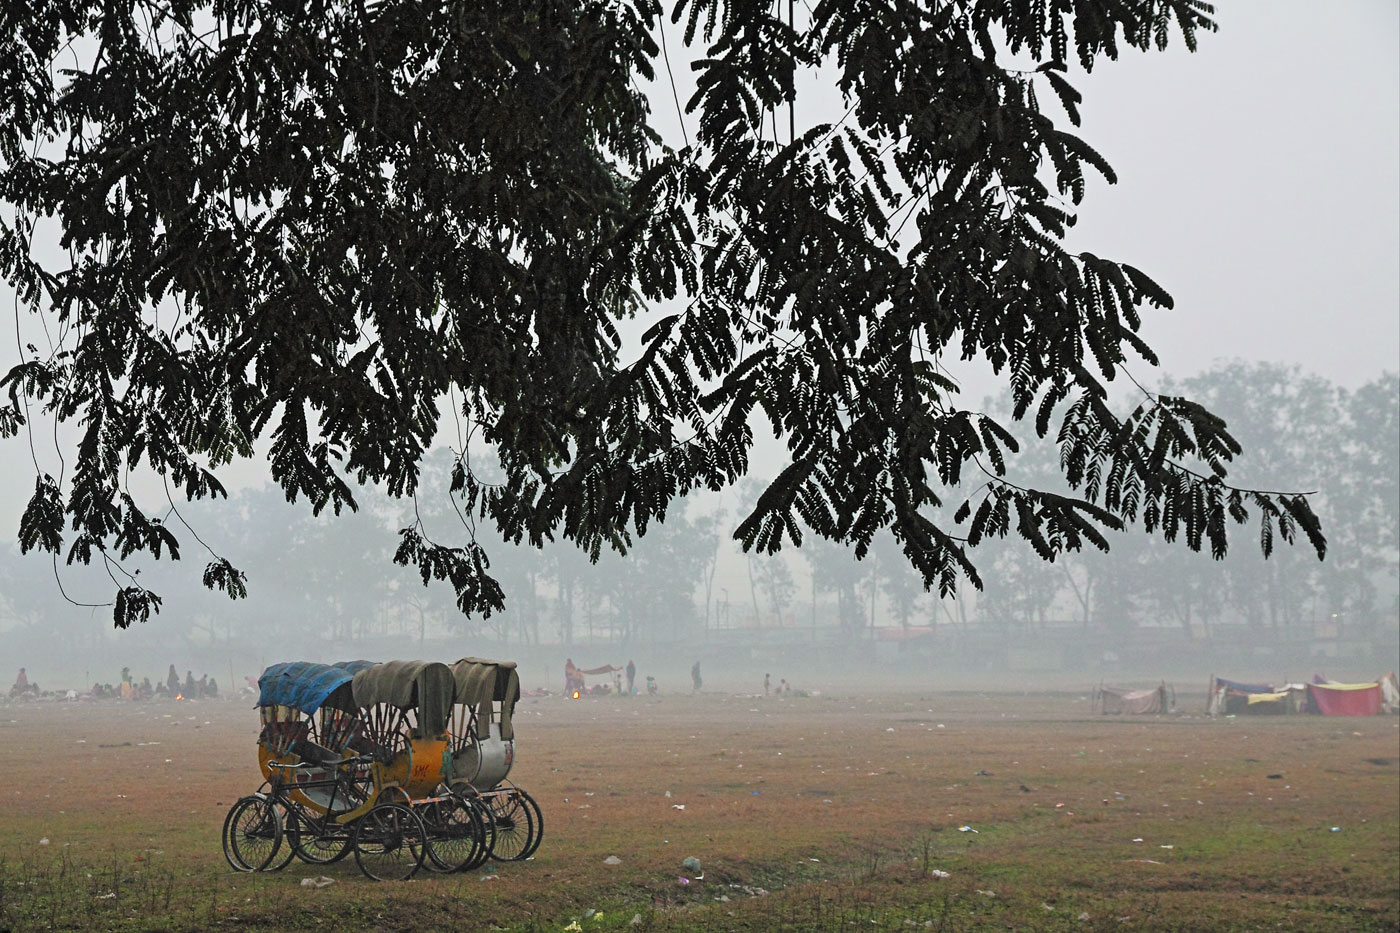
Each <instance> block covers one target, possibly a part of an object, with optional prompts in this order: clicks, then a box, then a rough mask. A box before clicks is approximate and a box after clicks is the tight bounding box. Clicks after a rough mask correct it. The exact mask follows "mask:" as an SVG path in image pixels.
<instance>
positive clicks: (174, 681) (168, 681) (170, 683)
mask: <svg viewBox="0 0 1400 933" xmlns="http://www.w3.org/2000/svg"><path fill="white" fill-rule="evenodd" d="M165 692H166V693H168V694H170V695H171V696H172V697H173V696H174V695H175V694H177V693H179V692H180V675H179V674H177V673H175V665H174V664H172V665H170V673H169V674H166V675H165Z"/></svg>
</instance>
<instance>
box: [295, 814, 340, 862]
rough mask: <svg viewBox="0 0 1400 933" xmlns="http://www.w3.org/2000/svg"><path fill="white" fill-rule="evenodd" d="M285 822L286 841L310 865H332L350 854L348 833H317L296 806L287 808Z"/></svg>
mask: <svg viewBox="0 0 1400 933" xmlns="http://www.w3.org/2000/svg"><path fill="white" fill-rule="evenodd" d="M284 823H285V824H286V826H285V829H284V830H283V836H284V837H285V841H286V842H288V843H290V844H291V850H292V852H294V853H295V854H296V857H297V858H299V859H301V860H302V861H303V862H305V863H306V864H308V865H330V864H331V863H332V862H338V861H340V860H341V859H343V858H345V856H347V855H349V854H350V837H349V836H348V835H336V836H331V837H329V838H328V837H325V836H320V835H317V834H316V833H315V832H314V827H313V826H312V825H311V824H310V823H309V822H308V821H307V820H306V819H305V818H303V817H302V816H301V814H300V813H299V812H298V811H297V810H296V809H295V808H294V807H288V808H287V818H286V819H285V820H284ZM288 861H290V859H289V860H288ZM284 864H285V863H284Z"/></svg>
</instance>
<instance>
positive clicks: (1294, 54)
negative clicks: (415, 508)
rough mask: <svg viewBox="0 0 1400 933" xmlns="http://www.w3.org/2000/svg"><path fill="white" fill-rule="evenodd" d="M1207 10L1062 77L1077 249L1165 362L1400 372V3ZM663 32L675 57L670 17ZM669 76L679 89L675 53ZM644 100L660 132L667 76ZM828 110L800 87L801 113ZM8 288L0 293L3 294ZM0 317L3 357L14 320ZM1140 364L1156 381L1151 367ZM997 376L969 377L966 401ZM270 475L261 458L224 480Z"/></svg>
mask: <svg viewBox="0 0 1400 933" xmlns="http://www.w3.org/2000/svg"><path fill="white" fill-rule="evenodd" d="M1218 7H1219V9H1218V20H1219V23H1220V27H1221V28H1220V32H1219V33H1218V34H1215V35H1206V36H1203V37H1202V41H1201V50H1200V52H1198V53H1197V54H1195V55H1191V54H1188V53H1187V52H1186V51H1185V49H1184V48H1183V47H1182V45H1181V43H1180V42H1179V41H1175V40H1174V42H1173V47H1172V49H1170V50H1169V51H1168V52H1167V53H1165V54H1156V53H1154V54H1148V55H1143V54H1139V53H1136V52H1131V53H1129V54H1128V55H1126V56H1125V57H1124V58H1123V59H1122V60H1121V61H1119V62H1103V63H1101V65H1100V66H1099V68H1098V69H1096V71H1095V73H1094V74H1093V75H1092V76H1085V75H1083V74H1082V73H1072V74H1071V76H1070V78H1071V82H1072V83H1074V84H1075V85H1076V86H1077V87H1078V88H1079V89H1080V90H1081V91H1082V92H1083V93H1084V96H1085V102H1084V105H1083V108H1082V110H1083V114H1084V126H1083V127H1082V130H1081V132H1082V133H1083V135H1084V136H1085V138H1086V139H1087V140H1088V141H1089V142H1090V143H1091V144H1092V145H1094V146H1095V147H1096V148H1097V149H1098V150H1099V151H1100V152H1102V153H1103V154H1104V155H1105V156H1106V157H1107V158H1108V160H1109V161H1110V162H1111V163H1112V164H1113V166H1114V168H1115V169H1116V170H1117V172H1118V175H1119V179H1120V181H1119V184H1118V185H1117V186H1113V187H1109V186H1107V185H1104V184H1098V185H1095V186H1093V187H1091V191H1090V195H1089V197H1088V199H1087V200H1086V202H1085V203H1084V205H1083V206H1082V207H1081V210H1080V223H1079V225H1078V227H1077V228H1076V230H1075V233H1074V241H1073V245H1074V246H1075V247H1077V248H1082V249H1087V250H1090V251H1092V252H1096V253H1099V254H1100V255H1104V256H1109V257H1113V258H1116V259H1120V260H1123V261H1127V262H1130V263H1132V264H1133V265H1136V266H1138V267H1140V268H1142V269H1143V270H1144V271H1146V272H1148V273H1149V274H1151V275H1152V276H1153V277H1154V278H1156V279H1157V280H1158V281H1159V282H1160V283H1162V285H1163V286H1164V287H1166V288H1167V290H1168V291H1170V292H1171V293H1172V294H1173V296H1174V297H1175V298H1176V301H1177V306H1176V309H1175V310H1173V311H1169V312H1155V313H1154V314H1153V315H1152V316H1151V317H1150V318H1149V319H1148V322H1147V325H1146V330H1145V336H1146V337H1147V340H1148V342H1149V343H1150V344H1151V345H1153V346H1154V347H1155V348H1156V349H1157V351H1158V353H1159V355H1160V356H1161V358H1162V361H1163V368H1164V369H1165V370H1166V371H1167V372H1170V373H1173V374H1176V375H1189V374H1191V373H1194V372H1196V371H1198V370H1200V369H1202V368H1204V367H1207V366H1209V365H1210V364H1211V362H1212V361H1214V360H1216V359H1221V358H1232V357H1242V358H1248V359H1262V360H1270V361H1278V362H1285V363H1298V364H1300V365H1302V366H1303V367H1304V368H1305V369H1307V370H1311V371H1314V372H1316V373H1318V374H1320V375H1322V376H1324V377H1326V378H1328V379H1331V380H1333V381H1336V382H1339V383H1341V384H1343V385H1347V386H1352V387H1354V386H1356V385H1359V384H1361V383H1363V382H1366V381H1368V380H1370V379H1373V378H1374V377H1376V376H1378V375H1379V374H1380V373H1381V372H1383V371H1385V370H1394V369H1397V368H1400V4H1397V3H1395V2H1394V0H1345V2H1333V3H1328V4H1317V3H1304V2H1301V0H1223V2H1222V3H1220V4H1219V5H1218ZM799 15H800V14H799ZM668 35H669V38H670V40H671V43H670V49H671V52H672V57H673V64H679V59H680V58H681V55H682V53H681V50H680V49H679V35H680V33H679V29H678V28H676V27H672V28H671V29H670V30H669V33H668ZM677 78H678V79H679V82H680V84H681V88H680V93H681V100H682V102H684V101H685V99H686V98H687V97H688V95H689V88H690V87H692V86H693V85H692V84H691V82H690V80H689V75H688V73H686V72H685V70H684V67H683V65H682V66H681V67H680V68H678V69H677ZM829 93H830V92H828V94H829ZM653 100H654V106H655V110H656V115H657V119H658V123H659V125H661V126H662V128H663V131H665V132H667V133H668V135H670V134H671V133H673V132H674V130H675V129H676V120H675V106H674V104H673V103H672V101H671V98H670V94H669V88H661V89H658V92H657V93H656V94H654V95H653ZM833 106H834V104H833V100H832V98H831V97H830V96H824V95H822V94H821V92H820V91H819V89H817V88H807V89H804V90H803V91H802V92H801V94H800V96H799V101H798V105H797V107H798V121H799V124H803V123H811V122H814V121H818V120H822V119H829V118H830V117H829V116H827V115H825V114H826V113H827V112H829V111H830V110H831V109H832V108H833ZM836 113H838V114H839V109H838V110H837V111H836ZM668 121H669V122H668ZM676 135H678V134H676ZM0 300H3V301H4V304H5V306H6V307H8V306H10V303H11V295H10V293H9V292H8V290H4V291H0ZM0 321H3V323H0V366H3V367H8V366H9V365H11V363H12V361H13V352H14V351H13V348H14V345H15V339H14V338H15V335H14V320H13V318H12V317H11V316H10V315H0ZM1135 374H1136V375H1137V376H1138V377H1139V378H1140V379H1142V380H1143V381H1144V382H1145V383H1151V382H1152V381H1153V376H1152V373H1151V372H1150V370H1148V368H1147V367H1146V366H1145V365H1144V366H1142V367H1139V368H1137V369H1135ZM992 388H993V383H991V382H990V381H985V380H983V379H981V378H976V377H973V378H972V379H970V380H969V383H968V384H967V395H968V399H967V400H968V401H970V402H973V403H975V402H976V400H977V399H979V398H980V397H981V395H982V394H985V393H986V392H989V391H991V389H992ZM0 475H3V477H4V479H5V482H4V483H3V484H0V535H3V536H4V540H6V541H11V540H13V538H14V535H15V532H16V530H17V526H18V518H19V513H20V510H21V509H22V508H23V505H24V502H25V501H27V499H28V497H29V495H30V494H31V493H32V489H33V468H32V464H31V463H30V460H29V456H28V449H27V446H26V445H25V442H24V439H23V437H21V438H18V439H14V440H11V441H8V442H4V443H3V444H2V445H0ZM264 475H265V464H255V465H250V466H249V467H247V468H245V469H243V470H240V471H236V472H234V473H232V474H231V475H230V476H229V477H228V481H229V482H230V485H238V484H239V479H240V476H241V477H242V478H243V479H244V481H245V482H247V481H256V478H257V477H260V476H264Z"/></svg>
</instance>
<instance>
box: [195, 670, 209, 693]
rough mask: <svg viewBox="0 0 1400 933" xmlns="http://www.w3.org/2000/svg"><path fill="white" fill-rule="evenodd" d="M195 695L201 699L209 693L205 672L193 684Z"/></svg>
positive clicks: (207, 678) (207, 676)
mask: <svg viewBox="0 0 1400 933" xmlns="http://www.w3.org/2000/svg"><path fill="white" fill-rule="evenodd" d="M194 689H195V694H194V695H195V696H197V697H199V698H201V699H203V698H204V697H207V696H208V695H209V675H208V674H205V675H204V676H203V677H201V678H199V683H197V684H195V685H194Z"/></svg>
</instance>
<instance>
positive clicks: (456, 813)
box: [419, 797, 486, 872]
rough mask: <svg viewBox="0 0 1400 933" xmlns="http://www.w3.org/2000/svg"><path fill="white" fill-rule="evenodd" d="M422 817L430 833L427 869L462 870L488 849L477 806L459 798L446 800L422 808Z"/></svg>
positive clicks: (420, 809) (420, 813) (445, 798)
mask: <svg viewBox="0 0 1400 933" xmlns="http://www.w3.org/2000/svg"><path fill="white" fill-rule="evenodd" d="M419 815H420V816H421V817H422V818H423V823H424V826H425V827H426V828H427V830H428V858H427V861H425V862H424V863H423V866H424V867H425V868H428V869H430V870H432V871H444V872H447V871H461V870H462V869H464V868H466V867H467V865H468V864H470V863H471V862H472V861H473V860H476V859H477V856H478V854H479V853H480V852H481V851H482V850H483V849H485V848H486V830H485V827H484V826H483V825H482V822H481V814H480V813H479V812H478V811H477V809H476V808H475V807H473V806H470V805H469V804H467V803H465V802H464V801H462V800H459V799H458V798H456V797H444V798H442V799H441V800H435V801H433V802H432V803H430V804H428V805H427V806H425V807H420V808H419ZM477 864H480V862H479V861H478V862H477Z"/></svg>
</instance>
